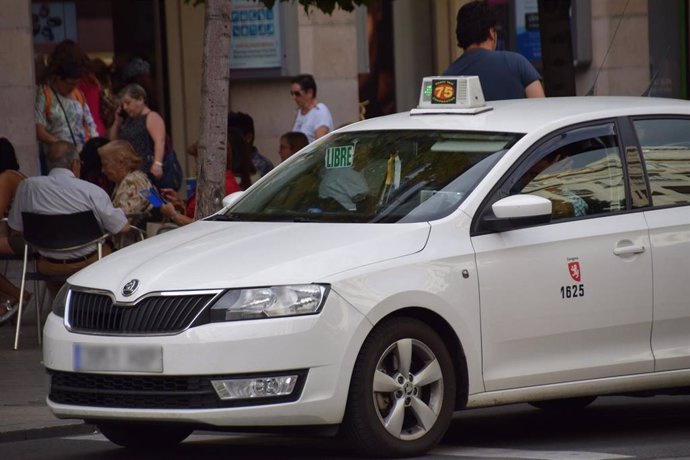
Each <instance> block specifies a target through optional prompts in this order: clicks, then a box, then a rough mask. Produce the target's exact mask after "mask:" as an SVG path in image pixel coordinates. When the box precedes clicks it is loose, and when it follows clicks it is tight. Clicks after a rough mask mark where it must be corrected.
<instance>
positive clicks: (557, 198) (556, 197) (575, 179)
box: [510, 134, 626, 221]
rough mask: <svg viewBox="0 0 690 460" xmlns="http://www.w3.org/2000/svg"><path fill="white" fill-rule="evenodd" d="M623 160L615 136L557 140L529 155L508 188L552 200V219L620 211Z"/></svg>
mask: <svg viewBox="0 0 690 460" xmlns="http://www.w3.org/2000/svg"><path fill="white" fill-rule="evenodd" d="M622 165H623V163H622V161H621V156H620V149H619V148H618V142H617V137H616V136H615V135H614V134H603V135H597V136H593V137H588V138H585V139H579V140H576V141H573V142H567V136H564V142H562V143H557V144H556V145H555V146H554V147H553V148H550V149H546V150H544V151H543V152H542V153H541V154H540V155H537V156H536V157H534V158H532V159H531V162H530V164H529V165H528V169H527V170H526V172H524V173H523V174H522V176H520V177H519V179H518V180H517V181H516V182H515V183H514V185H513V186H512V187H511V189H510V195H514V194H517V193H523V194H530V195H539V196H542V197H544V198H547V199H549V200H550V201H551V202H552V203H553V211H552V212H553V214H552V218H551V220H552V221H559V220H563V219H569V218H576V217H582V216H587V215H594V214H606V213H613V212H619V211H623V210H624V209H625V206H626V199H625V185H624V184H625V182H624V177H623V167H622Z"/></svg>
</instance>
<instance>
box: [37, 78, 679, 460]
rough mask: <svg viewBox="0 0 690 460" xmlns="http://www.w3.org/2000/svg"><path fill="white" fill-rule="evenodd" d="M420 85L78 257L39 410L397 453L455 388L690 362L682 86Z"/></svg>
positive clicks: (431, 433)
mask: <svg viewBox="0 0 690 460" xmlns="http://www.w3.org/2000/svg"><path fill="white" fill-rule="evenodd" d="M420 100H421V102H420V107H419V108H418V109H416V110H413V111H412V112H408V113H400V114H396V115H392V116H387V117H381V118H376V119H371V120H367V121H364V122H360V123H356V124H353V125H350V126H347V127H345V128H342V129H339V130H337V131H335V132H333V133H331V134H330V135H328V136H327V137H324V138H322V139H319V140H318V141H316V142H314V143H312V144H311V145H309V146H308V147H306V148H305V149H304V150H303V151H301V152H300V153H299V154H298V155H296V156H294V157H292V158H290V159H289V160H288V161H286V162H285V163H284V164H281V165H280V166H279V167H278V168H276V169H275V170H274V171H273V172H272V173H271V174H269V175H267V176H266V177H264V178H263V179H262V180H261V181H259V182H258V183H257V184H255V185H254V186H253V187H251V188H250V189H249V190H248V191H247V192H245V193H244V194H243V195H242V196H240V197H239V199H236V200H235V201H234V203H232V204H229V205H228V206H227V207H226V208H224V209H223V210H222V211H220V212H219V213H217V214H216V215H214V216H212V217H210V218H207V219H205V220H202V221H199V222H196V223H194V224H192V225H189V226H186V227H183V228H180V229H178V230H175V231H172V232H168V233H166V234H163V235H160V236H156V237H154V238H151V239H148V240H146V241H144V242H142V243H139V244H136V245H134V246H131V247H128V248H126V249H124V250H121V251H117V252H116V253H114V254H112V255H110V256H108V257H106V258H105V259H104V260H103V261H101V262H99V263H96V264H94V265H92V266H90V267H88V268H86V269H84V270H83V271H81V272H79V273H77V274H76V275H74V276H73V277H71V278H70V279H69V282H68V284H67V285H66V286H65V287H64V288H63V290H62V291H61V293H60V295H59V296H58V297H57V298H56V299H55V302H54V304H53V312H52V314H51V315H50V316H49V318H48V320H47V324H46V326H45V330H44V337H45V342H44V362H45V366H46V367H47V369H48V371H49V373H50V376H51V385H50V394H49V396H48V404H49V406H50V408H51V409H52V411H53V412H54V413H55V414H56V415H57V416H58V417H61V418H78V419H84V420H87V421H89V422H91V423H95V424H96V425H97V426H98V427H99V428H100V430H101V431H102V432H103V434H104V435H105V436H106V437H108V438H109V439H110V440H111V441H113V442H115V443H117V444H120V445H123V446H128V447H137V446H149V447H151V446H157V445H160V444H165V443H177V442H180V441H182V440H183V439H184V438H185V437H186V436H188V435H189V434H190V433H191V431H192V430H193V429H197V428H199V429H214V428H216V429H230V428H238V429H240V428H242V429H244V428H253V429H259V428H260V429H264V428H265V429H267V430H270V429H273V430H275V429H277V428H279V427H280V429H281V430H286V429H287V428H286V427H313V428H330V429H333V428H338V432H339V434H341V435H343V436H345V438H346V439H349V440H350V445H352V446H353V447H354V448H355V449H357V450H359V451H360V452H362V453H364V454H368V455H376V456H408V455H418V454H420V453H423V452H424V451H426V450H428V449H430V448H431V447H433V445H434V444H435V443H437V442H438V441H439V439H440V438H441V436H442V435H443V434H444V432H445V430H446V428H447V427H448V425H449V422H450V420H451V415H452V413H453V411H456V410H460V409H466V408H474V407H483V406H492V405H498V404H508V403H517V402H529V403H533V404H534V405H535V406H538V407H541V408H545V409H565V408H577V407H584V406H586V405H587V404H589V403H590V402H592V401H593V400H594V398H596V397H597V396H599V395H613V394H617V395H620V394H626V395H635V394H644V395H649V394H654V393H661V392H664V393H666V392H672V391H673V390H674V389H675V388H680V387H687V386H688V385H690V334H689V333H688V331H689V330H690V304H689V300H688V299H690V275H689V273H690V103H688V102H687V101H679V100H669V99H652V98H626V97H585V98H547V99H526V100H515V101H499V102H491V103H487V104H484V103H483V97H482V96H481V90H480V88H478V86H477V81H476V79H475V78H470V77H453V78H447V77H432V78H428V79H425V81H424V84H423V88H422V94H421V96H420ZM233 198H236V197H233Z"/></svg>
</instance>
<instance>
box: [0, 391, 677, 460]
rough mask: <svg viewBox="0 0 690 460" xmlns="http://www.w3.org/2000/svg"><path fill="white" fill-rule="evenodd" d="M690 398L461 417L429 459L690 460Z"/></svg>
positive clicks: (270, 455)
mask: <svg viewBox="0 0 690 460" xmlns="http://www.w3.org/2000/svg"><path fill="white" fill-rule="evenodd" d="M689 430H690V396H657V397H654V398H624V397H609V398H599V399H598V400H597V401H596V402H595V403H594V404H592V405H591V406H589V407H588V408H587V409H585V410H584V411H582V412H580V413H577V414H576V415H550V414H547V413H545V412H543V411H540V410H538V409H534V408H532V407H531V406H528V405H526V404H518V405H513V406H506V407H499V408H491V409H477V410H472V411H467V412H463V413H458V414H457V415H456V416H455V419H454V421H453V424H452V425H451V428H450V430H449V431H448V434H447V435H446V436H445V438H444V439H443V441H442V443H441V444H440V445H439V446H438V447H437V448H436V449H434V451H432V452H431V453H430V454H429V455H427V456H425V457H423V458H425V459H445V460H448V459H452V458H460V459H463V458H464V459H467V458H474V459H479V458H482V459H487V458H488V459H508V458H510V459H543V460H556V459H558V460H561V459H574V460H600V459H601V460H603V459H617V458H640V459H671V458H673V459H680V458H690V438H689V437H688V431H689ZM0 458H2V459H3V460H15V459H21V460H25V459H63V460H68V459H69V460H77V459H79V460H87V459H104V460H125V459H127V460H132V459H134V460H136V459H195V460H197V459H199V460H203V459H228V458H232V459H252V460H256V459H265V460H278V459H302V458H310V459H321V458H328V459H349V458H356V457H353V456H352V455H351V454H350V453H348V452H347V451H346V450H344V448H342V447H341V446H339V445H338V444H337V443H336V442H335V441H334V440H333V439H329V438H319V439H313V438H298V437H292V438H287V437H280V436H269V435H254V434H235V433H211V432H205V431H197V432H195V433H194V434H193V435H192V436H191V437H190V438H188V439H187V441H185V442H184V443H183V444H181V445H180V446H178V447H176V448H175V449H173V450H170V451H167V452H155V453H139V454H137V453H133V452H130V451H127V450H125V449H121V448H118V447H117V446H115V445H113V444H111V443H110V442H108V441H106V440H105V438H103V437H102V436H101V435H100V434H91V435H83V436H73V437H62V438H53V439H39V440H30V441H22V442H6V443H1V444H0Z"/></svg>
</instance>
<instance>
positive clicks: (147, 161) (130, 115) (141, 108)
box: [109, 83, 166, 181]
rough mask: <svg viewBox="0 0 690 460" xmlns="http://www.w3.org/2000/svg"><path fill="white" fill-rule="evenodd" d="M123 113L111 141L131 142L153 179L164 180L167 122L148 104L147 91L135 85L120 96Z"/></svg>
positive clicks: (125, 89) (142, 165) (111, 129)
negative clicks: (162, 178)
mask: <svg viewBox="0 0 690 460" xmlns="http://www.w3.org/2000/svg"><path fill="white" fill-rule="evenodd" d="M119 97H120V106H121V107H120V110H119V111H118V113H117V115H116V116H115V121H114V123H113V125H112V126H111V127H110V132H109V134H110V138H111V139H121V140H125V141H127V142H129V143H130V144H131V145H132V147H133V148H134V151H135V152H136V153H137V154H138V155H139V156H140V157H141V160H142V162H141V166H140V167H141V168H142V170H143V171H144V172H145V173H147V174H149V178H150V179H151V180H154V181H155V180H156V179H160V178H161V177H163V156H164V155H165V137H166V134H165V122H164V121H163V118H162V117H161V116H160V115H159V114H158V113H157V112H154V111H153V110H151V109H150V108H149V106H148V105H147V104H146V91H145V90H144V88H142V87H141V86H139V85H137V84H136V83H131V84H129V85H127V86H125V87H124V88H123V89H122V90H121V91H120V94H119Z"/></svg>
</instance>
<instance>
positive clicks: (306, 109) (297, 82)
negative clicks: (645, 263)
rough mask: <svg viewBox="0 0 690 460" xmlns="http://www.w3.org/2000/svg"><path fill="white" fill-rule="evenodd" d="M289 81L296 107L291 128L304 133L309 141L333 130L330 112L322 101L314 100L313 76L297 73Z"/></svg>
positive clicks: (314, 85) (314, 83) (314, 86)
mask: <svg viewBox="0 0 690 460" xmlns="http://www.w3.org/2000/svg"><path fill="white" fill-rule="evenodd" d="M290 83H291V87H290V95H291V96H292V97H293V99H294V100H295V104H297V107H298V110H297V116H296V117H295V123H294V125H293V126H292V130H293V131H299V132H302V133H304V134H305V135H306V136H307V139H308V140H309V142H310V143H311V142H314V140H316V139H318V138H319V137H321V136H325V135H326V134H328V133H329V132H330V131H333V117H331V112H330V111H329V110H328V107H326V105H325V104H324V103H322V102H319V101H317V100H316V82H315V81H314V77H312V76H311V75H309V74H303V75H298V76H296V77H294V78H293V79H292V80H291V81H290Z"/></svg>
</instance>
